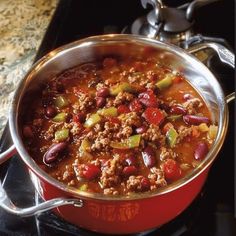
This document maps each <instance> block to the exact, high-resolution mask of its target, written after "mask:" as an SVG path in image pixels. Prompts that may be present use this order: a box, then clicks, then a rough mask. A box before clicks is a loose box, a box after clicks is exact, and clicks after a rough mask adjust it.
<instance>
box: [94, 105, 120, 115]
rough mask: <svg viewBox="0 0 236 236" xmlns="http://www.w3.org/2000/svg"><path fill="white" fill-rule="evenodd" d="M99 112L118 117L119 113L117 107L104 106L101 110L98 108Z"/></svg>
mask: <svg viewBox="0 0 236 236" xmlns="http://www.w3.org/2000/svg"><path fill="white" fill-rule="evenodd" d="M97 113H98V114H99V115H102V116H105V117H107V116H113V117H116V116H117V115H118V112H117V108H115V107H109V108H103V109H101V110H98V111H97Z"/></svg>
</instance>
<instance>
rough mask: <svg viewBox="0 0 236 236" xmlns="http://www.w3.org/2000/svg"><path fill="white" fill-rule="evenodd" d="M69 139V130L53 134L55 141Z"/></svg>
mask: <svg viewBox="0 0 236 236" xmlns="http://www.w3.org/2000/svg"><path fill="white" fill-rule="evenodd" d="M68 137H69V129H61V130H57V131H56V132H55V140H57V141H63V140H66V139H67V138H68Z"/></svg>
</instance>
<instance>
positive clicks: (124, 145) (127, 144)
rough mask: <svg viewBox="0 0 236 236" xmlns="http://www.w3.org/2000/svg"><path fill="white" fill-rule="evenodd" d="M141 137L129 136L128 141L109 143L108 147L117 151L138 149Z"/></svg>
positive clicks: (138, 135)
mask: <svg viewBox="0 0 236 236" xmlns="http://www.w3.org/2000/svg"><path fill="white" fill-rule="evenodd" d="M140 140H141V135H140V134H136V135H132V136H130V137H129V138H128V139H126V140H124V141H123V142H111V144H110V146H111V147H113V148H117V149H130V148H135V147H138V146H139V144H140Z"/></svg>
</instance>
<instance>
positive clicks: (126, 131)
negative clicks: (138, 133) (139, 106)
mask: <svg viewBox="0 0 236 236" xmlns="http://www.w3.org/2000/svg"><path fill="white" fill-rule="evenodd" d="M132 133H133V129H132V127H130V126H125V127H121V129H120V131H119V132H118V133H117V134H116V137H117V138H128V137H130V136H131V134H132Z"/></svg>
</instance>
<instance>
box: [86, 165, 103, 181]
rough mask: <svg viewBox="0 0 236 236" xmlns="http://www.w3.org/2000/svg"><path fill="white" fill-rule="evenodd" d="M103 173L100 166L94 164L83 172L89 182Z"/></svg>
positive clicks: (87, 166)
mask: <svg viewBox="0 0 236 236" xmlns="http://www.w3.org/2000/svg"><path fill="white" fill-rule="evenodd" d="M100 173H101V170H100V168H99V167H98V166H96V165H94V164H87V165H85V167H84V170H83V177H84V178H85V179H87V180H93V179H96V178H97V177H98V176H99V175H100Z"/></svg>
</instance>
